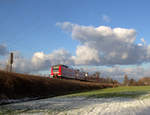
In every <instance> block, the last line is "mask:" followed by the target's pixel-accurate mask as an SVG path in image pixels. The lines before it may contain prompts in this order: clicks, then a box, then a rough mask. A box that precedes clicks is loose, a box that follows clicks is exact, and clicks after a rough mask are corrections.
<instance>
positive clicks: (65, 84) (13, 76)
mask: <svg viewBox="0 0 150 115" xmlns="http://www.w3.org/2000/svg"><path fill="white" fill-rule="evenodd" d="M107 87H112V85H109V84H100V83H93V82H83V81H76V80H60V79H51V78H49V77H41V76H34V75H27V74H19V73H10V72H5V71H0V104H2V103H3V102H9V101H4V100H10V99H26V98H29V99H37V98H46V97H54V96H59V95H65V94H70V93H73V92H82V91H89V90H94V89H103V88H107Z"/></svg>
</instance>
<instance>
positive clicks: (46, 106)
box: [0, 97, 150, 115]
mask: <svg viewBox="0 0 150 115" xmlns="http://www.w3.org/2000/svg"><path fill="white" fill-rule="evenodd" d="M5 113H8V114H9V113H11V114H15V115H17V114H18V115H57V114H58V115H150V98H145V99H129V98H85V97H76V98H64V97H55V98H49V99H41V100H34V101H29V102H22V103H13V104H8V105H3V106H0V114H5Z"/></svg>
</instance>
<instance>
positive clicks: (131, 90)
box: [66, 86, 150, 98]
mask: <svg viewBox="0 0 150 115" xmlns="http://www.w3.org/2000/svg"><path fill="white" fill-rule="evenodd" d="M149 92H150V86H129V87H128V86H124V87H116V88H107V89H101V90H94V91H88V92H82V93H75V94H70V95H66V96H67V97H74V96H86V97H97V98H100V97H104V98H111V97H130V98H135V97H140V96H141V95H144V94H148V93H149Z"/></svg>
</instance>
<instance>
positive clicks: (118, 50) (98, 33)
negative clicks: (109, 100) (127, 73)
mask: <svg viewBox="0 0 150 115" xmlns="http://www.w3.org/2000/svg"><path fill="white" fill-rule="evenodd" d="M57 26H59V27H61V28H62V29H63V30H64V31H67V32H69V33H70V34H71V37H72V39H74V40H77V41H79V42H80V44H81V45H79V46H77V49H76V56H74V57H73V59H74V63H75V64H76V65H83V64H85V65H107V66H109V65H110V66H112V65H131V64H142V63H144V62H149V61H150V45H146V44H145V40H144V38H142V39H141V43H139V44H136V43H135V40H136V31H135V30H134V29H126V28H111V27H108V26H99V27H92V26H82V25H78V24H72V23H70V22H64V23H57Z"/></svg>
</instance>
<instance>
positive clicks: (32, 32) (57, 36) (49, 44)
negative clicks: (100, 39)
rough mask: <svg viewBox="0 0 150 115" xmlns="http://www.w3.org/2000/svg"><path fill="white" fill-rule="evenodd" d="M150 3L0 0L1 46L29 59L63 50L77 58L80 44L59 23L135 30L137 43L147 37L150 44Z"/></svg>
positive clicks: (134, 0)
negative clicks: (40, 53) (36, 54)
mask: <svg viewBox="0 0 150 115" xmlns="http://www.w3.org/2000/svg"><path fill="white" fill-rule="evenodd" d="M149 4H150V1H149V0H44V1H43V0H0V44H6V46H7V47H8V50H9V51H19V52H21V54H22V55H23V56H24V57H25V58H31V57H32V56H33V54H34V53H35V52H44V53H45V54H49V53H51V52H53V51H54V50H58V49H61V48H64V49H65V50H67V51H68V52H69V53H70V54H71V55H75V54H76V49H77V46H78V45H80V44H81V43H80V41H78V40H73V39H72V37H71V33H68V32H66V31H64V30H63V29H61V28H60V27H58V26H56V23H58V22H60V23H63V22H70V23H73V24H78V25H81V26H82V25H83V26H93V27H98V26H108V27H111V28H117V27H119V28H127V29H135V30H136V32H137V37H136V41H135V42H136V43H139V42H141V41H140V39H141V38H144V39H145V41H146V43H147V44H150V39H149V37H150V35H149V26H150V23H149V20H150V15H149V11H150V7H149ZM104 17H105V19H104ZM146 67H147V65H146Z"/></svg>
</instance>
